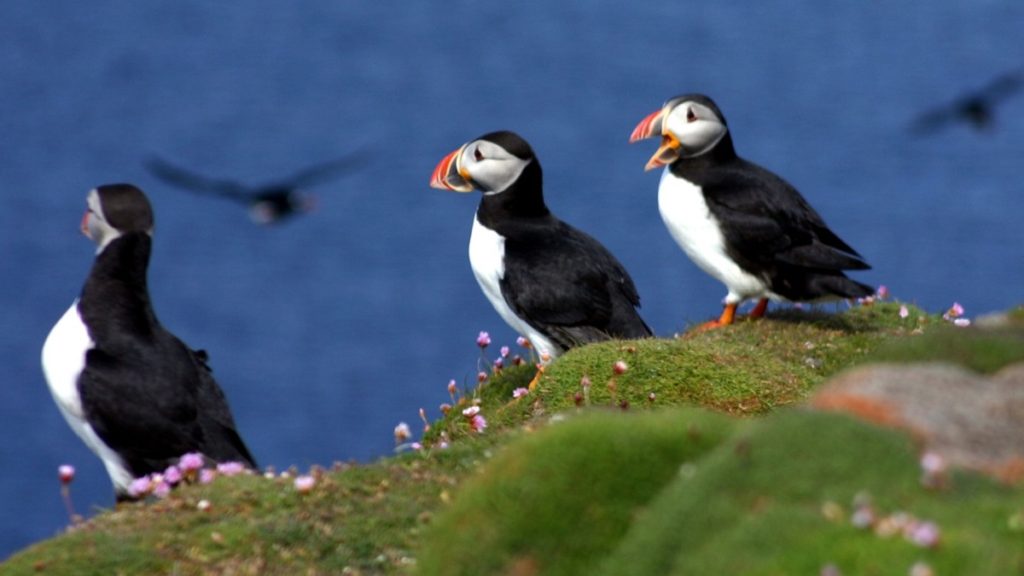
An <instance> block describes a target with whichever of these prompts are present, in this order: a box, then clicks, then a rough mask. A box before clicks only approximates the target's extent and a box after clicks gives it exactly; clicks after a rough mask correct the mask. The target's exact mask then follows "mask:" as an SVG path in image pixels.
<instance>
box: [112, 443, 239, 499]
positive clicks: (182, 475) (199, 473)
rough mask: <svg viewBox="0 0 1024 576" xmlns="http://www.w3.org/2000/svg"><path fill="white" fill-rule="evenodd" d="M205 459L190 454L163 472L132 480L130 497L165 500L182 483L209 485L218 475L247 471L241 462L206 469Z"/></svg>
mask: <svg viewBox="0 0 1024 576" xmlns="http://www.w3.org/2000/svg"><path fill="white" fill-rule="evenodd" d="M205 463H206V462H205V459H204V458H203V455H202V454H199V453H198V452H189V453H188V454H184V455H182V456H181V458H179V459H178V464H177V465H171V466H168V467H167V469H166V470H164V471H163V472H153V473H152V474H148V475H146V476H142V477H140V478H136V479H134V480H132V483H131V485H130V486H129V487H128V495H129V496H131V497H132V498H142V497H144V496H149V495H153V496H156V497H157V498H164V497H166V496H167V495H168V494H170V493H171V488H174V487H175V486H177V485H178V484H181V483H193V482H199V483H200V484H209V483H210V482H213V479H214V478H216V477H217V476H218V475H220V476H236V475H238V474H241V473H243V472H246V471H247V468H246V467H245V465H244V464H242V463H241V462H221V463H219V464H217V467H216V469H211V468H205V467H204V465H205Z"/></svg>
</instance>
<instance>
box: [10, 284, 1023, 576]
mask: <svg viewBox="0 0 1024 576" xmlns="http://www.w3.org/2000/svg"><path fill="white" fill-rule="evenodd" d="M899 308H900V306H899V305H898V304H892V303H876V304H875V305H873V306H864V307H856V308H852V309H850V310H847V311H844V312H842V313H840V314H822V313H817V312H799V311H792V312H786V313H782V314H775V315H772V316H771V317H770V318H768V319H766V320H763V321H758V322H747V321H741V322H739V323H737V324H736V325H734V326H732V327H729V328H726V329H722V330H717V331H712V332H705V333H689V334H687V335H685V336H684V337H682V338H676V339H650V340H640V341H632V342H608V343H604V344H600V345H594V346H588V347H584V348H581V349H578V350H574V351H572V352H571V353H569V354H566V355H565V356H564V357H562V358H559V359H558V360H557V361H556V362H554V363H552V364H551V365H550V366H548V368H547V369H546V371H545V373H544V375H543V377H542V378H541V380H540V383H539V385H538V386H537V388H536V389H535V390H533V391H532V392H530V393H529V394H527V395H525V396H522V397H520V398H516V399H514V398H513V391H514V390H516V389H517V388H520V387H523V386H525V385H526V383H527V382H529V381H530V379H531V378H532V377H533V375H534V368H533V367H532V366H525V365H524V366H519V367H513V368H506V369H504V370H501V371H496V372H494V373H492V374H490V375H489V378H488V380H487V382H486V383H485V384H484V385H482V386H480V387H479V388H477V389H474V390H472V391H468V392H466V393H465V394H464V395H463V397H461V398H455V399H454V400H455V401H453V404H455V406H453V407H452V409H451V410H450V411H449V412H448V415H447V416H446V417H444V418H443V419H441V420H440V421H438V422H435V423H433V425H432V427H431V430H430V432H429V433H428V434H427V435H426V436H425V438H423V444H424V446H425V448H424V449H423V450H421V451H418V452H413V453H407V454H404V455H401V456H397V457H392V458H385V459H382V460H380V461H378V462H376V463H373V464H367V465H338V466H335V467H333V468H331V469H327V470H313V471H311V474H312V475H313V476H314V477H315V478H316V483H315V486H314V487H313V488H312V489H311V490H309V491H308V492H302V491H300V490H298V489H297V488H296V486H295V485H294V484H293V482H292V479H291V478H284V479H282V478H280V477H275V478H273V479H267V478H264V477H263V476H237V477H231V478H220V479H218V480H216V481H215V482H213V483H212V484H209V485H191V486H185V487H183V488H180V489H177V490H175V491H174V492H173V493H172V494H171V495H170V496H169V497H167V498H166V499H162V500H156V501H152V502H146V503H139V504H131V505H126V506H120V507H118V508H116V509H113V510H108V511H103V512H101V513H99V514H97V515H96V516H95V517H94V518H92V519H90V520H88V521H87V522H85V523H83V524H81V525H78V526H76V527H74V528H72V529H70V530H68V531H67V532H66V533H65V534H62V535H61V536H59V537H56V538H53V539H50V540H48V541H45V542H41V543H38V544H36V545H34V546H32V547H30V548H28V549H26V550H24V551H22V552H20V553H18V554H16V555H14V556H13V557H11V558H10V559H8V560H7V561H6V562H4V563H3V564H0V572H2V573H4V574H57V575H62V574H75V575H79V574H119V573H124V574H134V573H144V574H155V573H174V574H212V573H215V574H338V573H341V574H409V573H414V572H416V571H417V568H416V567H417V566H419V570H418V571H419V572H422V573H425V574H434V573H445V574H447V573H509V574H524V575H528V574H540V573H602V571H603V573H607V574H628V573H647V574H650V573H667V574H671V573H684V572H685V573H812V574H813V573H817V571H818V570H820V568H821V566H822V565H823V563H825V562H832V563H835V565H836V566H838V567H840V568H842V569H843V570H844V572H843V573H865V574H870V573H890V572H892V573H906V568H905V565H906V563H907V562H908V561H910V560H911V559H912V558H918V557H920V558H923V559H925V560H927V561H929V562H934V566H936V567H939V566H941V567H943V568H944V570H942V571H940V572H939V573H972V574H984V573H1013V570H1012V569H1009V568H1008V569H1007V570H1002V569H1003V568H1007V567H1011V566H1017V564H1012V562H1014V561H1016V562H1018V564H1020V563H1024V559H1021V558H1020V552H1019V551H1020V550H1021V548H1020V547H1019V545H1018V547H1017V548H1015V549H1014V550H1017V551H1018V552H1017V554H1018V556H1016V557H1014V556H1013V553H1012V552H1008V551H1007V550H1008V547H1007V543H1008V542H1009V541H1011V539H1012V538H1016V542H1018V544H1019V542H1020V538H1022V537H1024V534H1022V533H1021V532H1020V531H1019V528H1017V526H1020V525H1024V511H1022V510H1021V509H1022V507H1024V496H1022V494H1021V492H1020V491H1019V490H1016V491H1014V490H1011V489H1009V488H1002V487H999V486H993V485H991V484H989V483H988V482H986V481H984V480H982V479H978V478H974V477H967V476H965V477H963V478H962V479H961V478H959V477H958V478H957V479H956V481H955V482H954V483H953V484H952V488H951V489H950V490H949V491H946V492H937V493H931V492H927V491H925V490H923V489H922V488H920V487H919V486H918V485H917V484H916V482H917V474H918V473H919V472H918V470H917V468H916V466H917V465H916V463H915V460H914V456H913V454H912V452H911V450H910V448H909V447H908V445H907V441H906V440H905V439H904V438H903V437H902V436H899V435H898V433H895V432H887V431H879V430H874V429H871V428H868V427H866V426H863V425H860V424H856V423H853V422H850V421H848V420H845V419H844V418H843V417H842V416H837V415H818V414H807V413H803V412H800V411H795V410H778V408H779V407H782V406H786V405H791V404H794V403H798V402H800V401H801V400H803V399H804V398H806V397H807V396H808V394H809V393H810V392H811V391H813V389H814V388H815V387H816V386H817V385H818V384H820V383H821V382H823V381H824V380H825V379H827V378H828V377H829V376H831V375H832V374H834V373H836V372H837V371H839V370H841V369H843V368H845V367H847V366H850V365H853V364H857V363H861V362H866V361H869V360H870V359H871V358H873V357H884V358H886V359H889V360H914V359H920V358H927V357H929V355H931V357H935V356H939V357H942V358H944V359H959V360H960V361H962V362H963V363H965V364H967V365H970V366H976V367H978V368H980V369H985V370H990V369H993V368H994V367H997V366H998V365H1000V364H1005V363H1007V362H1010V361H1012V360H1013V359H1020V358H1024V338H1020V331H1021V326H1022V325H1024V323H1021V322H1019V321H1018V320H1011V322H1010V323H1009V328H1004V329H1002V330H1005V332H1001V333H998V334H996V333H994V332H989V331H985V332H983V333H982V331H978V332H979V334H977V335H976V334H975V333H974V332H975V331H974V329H968V330H951V331H944V330H942V329H943V328H944V327H945V325H946V323H945V322H944V321H943V320H942V319H940V318H937V317H934V316H928V315H925V314H923V313H921V312H920V311H919V310H916V309H914V308H912V307H911V308H910V309H909V314H907V315H906V316H905V317H901V315H900V314H899ZM1011 317H1012V318H1015V317H1014V316H1013V315H1011ZM992 334H996V336H995V337H994V340H989V339H988V338H990V336H991V335H992ZM927 339H935V340H927ZM993 350H998V353H993ZM979 359H980V360H979ZM620 361H621V362H623V363H624V364H625V366H622V365H620V366H619V367H618V369H616V367H615V366H616V363H617V362H620ZM976 361H977V362H978V363H977V364H976V363H975V362H976ZM623 368H624V370H623ZM584 377H586V381H589V385H588V386H584V385H583V384H582V382H583V381H584ZM473 406H476V408H473ZM679 407H689V408H679ZM467 408H469V409H470V410H476V409H477V408H478V409H479V410H480V415H481V416H485V417H486V419H487V423H488V426H487V428H486V430H485V431H484V432H483V433H480V432H477V431H474V428H473V427H472V424H471V421H470V419H469V418H468V417H467V416H466V415H463V413H462V411H463V410H465V409H467ZM703 409H710V411H707V410H703ZM623 411H625V412H628V414H626V415H623V414H621V412H623ZM757 414H770V417H767V418H732V417H730V416H731V415H739V416H745V415H757ZM402 416H403V415H397V417H396V419H397V418H401V417H402ZM405 416H406V417H411V416H412V415H405ZM552 420H568V421H566V422H559V423H557V424H550V422H551V421H552ZM691 426H692V429H691ZM293 476H294V474H293ZM860 491H867V492H869V493H870V494H872V496H874V498H875V502H876V504H877V506H878V508H879V509H885V510H887V511H894V510H896V509H903V510H908V511H910V512H912V513H913V514H915V515H919V516H920V517H922V518H928V519H931V520H933V521H935V522H936V523H937V524H938V525H939V526H941V529H942V541H941V543H940V544H939V546H938V547H937V548H934V549H932V548H925V549H922V548H917V547H914V546H913V545H911V544H908V543H907V542H905V541H904V540H902V539H901V538H900V537H896V538H888V539H881V538H878V537H875V536H873V535H872V534H871V533H870V531H861V530H856V529H854V528H852V527H851V526H849V522H848V520H846V521H841V520H836V519H835V514H832V519H831V520H830V519H828V518H825V516H823V515H822V514H821V508H822V506H823V505H824V503H825V502H833V503H836V506H839V507H841V508H844V509H847V510H846V514H847V515H849V513H850V511H849V510H848V508H849V506H850V501H851V499H852V498H853V494H855V493H857V492H860ZM1007 503H1010V504H1012V505H1013V506H1016V507H1017V508H1016V512H1014V510H1012V509H1011V507H1009V506H1008V504H1007ZM834 507H835V506H833V508H834ZM1014 514H1016V515H1014ZM790 525H792V527H787V526H790ZM1014 530H1018V531H1014ZM875 557H877V559H878V560H877V561H875V560H873V559H872V558H875ZM886 562H888V564H886ZM976 562H980V564H975V563H976ZM463 566H465V568H463ZM648 566H654V567H655V568H654V569H653V571H645V570H647V568H646V567H648ZM876 566H896V568H892V569H889V568H886V569H878V570H874V567H876ZM966 566H971V569H966V568H965V567H966ZM471 567H477V568H475V570H477V572H474V571H473V570H474V568H471ZM847 567H849V569H847ZM975 567H980V568H979V569H975ZM990 568H991V569H990ZM996 568H998V570H997V569H996ZM1000 570H1002V571H1000Z"/></svg>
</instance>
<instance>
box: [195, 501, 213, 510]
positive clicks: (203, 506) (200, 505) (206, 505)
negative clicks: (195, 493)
mask: <svg viewBox="0 0 1024 576" xmlns="http://www.w3.org/2000/svg"><path fill="white" fill-rule="evenodd" d="M196 509H197V510H199V511H200V512H206V511H207V510H209V509H210V501H209V500H206V499H203V500H200V501H199V502H196Z"/></svg>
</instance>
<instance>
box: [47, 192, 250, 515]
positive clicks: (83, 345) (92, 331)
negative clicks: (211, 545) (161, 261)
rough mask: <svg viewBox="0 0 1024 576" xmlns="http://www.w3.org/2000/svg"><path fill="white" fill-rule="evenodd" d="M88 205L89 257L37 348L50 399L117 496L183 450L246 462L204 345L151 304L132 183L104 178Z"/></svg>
mask: <svg viewBox="0 0 1024 576" xmlns="http://www.w3.org/2000/svg"><path fill="white" fill-rule="evenodd" d="M87 204H88V209H87V211H86V213H85V215H84V216H83V218H82V227H81V229H82V232H83V233H84V234H85V235H86V236H87V237H88V238H89V239H91V240H92V241H93V242H95V243H96V246H97V250H96V261H95V262H94V263H93V266H92V270H91V271H90V272H89V277H88V278H87V279H86V281H85V286H84V287H83V288H82V292H81V295H80V296H79V297H78V298H77V299H76V300H75V301H74V303H72V305H71V307H70V308H69V309H68V311H67V312H66V313H65V314H64V316H63V317H61V319H60V320H59V321H58V322H57V324H56V325H55V326H54V327H53V329H52V330H51V331H50V334H49V336H47V338H46V342H45V343H44V344H43V350H42V365H43V373H44V375H45V376H46V381H47V383H48V384H49V387H50V392H51V393H52V394H53V397H54V400H55V401H56V403H57V407H58V408H60V411H61V413H62V414H63V415H64V418H65V419H66V420H67V421H68V424H69V425H70V426H71V428H72V430H74V431H75V433H76V434H78V436H79V437H80V438H81V439H82V440H83V441H84V442H85V443H86V445H88V446H89V448H91V449H92V451H93V452H95V453H96V455H97V456H99V457H100V459H101V460H102V461H103V464H104V466H105V467H106V469H107V473H108V474H109V475H110V479H111V481H112V482H113V484H114V493H115V496H116V498H117V500H118V501H122V500H129V499H131V498H132V495H131V494H130V493H129V486H130V485H131V482H132V480H133V479H135V478H138V477H141V476H145V475H147V474H149V473H152V472H162V471H164V470H166V469H167V467H168V466H170V465H172V464H175V463H176V462H177V461H178V458H179V457H180V456H181V455H182V454H185V453H188V452H201V453H202V454H203V455H204V456H205V457H206V458H208V459H209V460H211V461H214V462H227V461H234V462H240V463H242V464H245V465H247V466H249V467H253V468H255V466H256V463H255V461H254V460H253V457H252V455H251V454H250V453H249V449H248V448H246V446H245V443H244V442H243V441H242V438H241V437H240V436H239V435H238V431H237V430H236V429H235V422H234V419H233V418H232V416H231V411H230V410H229V409H228V404H227V400H226V399H225V398H224V393H223V392H222V391H221V389H220V387H219V386H218V385H217V383H216V382H215V381H214V379H213V375H212V374H211V373H210V368H209V367H208V366H207V364H206V360H207V357H206V353H205V352H202V351H195V350H192V349H190V348H189V347H188V346H186V345H185V344H184V343H183V342H182V341H181V340H179V339H178V338H176V337H175V336H174V335H173V334H171V333H170V332H168V331H167V330H166V329H164V327H163V326H161V325H160V322H159V321H158V320H157V318H156V315H155V313H154V312H153V307H152V305H151V303H150V299H149V289H148V287H147V282H146V270H147V268H148V266H149V255H150V250H151V245H152V234H153V211H152V209H151V208H150V205H149V200H147V199H146V196H145V195H144V194H143V193H142V191H141V190H139V189H138V188H136V187H135V186H132V185H130V184H110V185H106V186H100V187H99V188H96V189H94V190H92V191H90V192H89V195H88V199H87Z"/></svg>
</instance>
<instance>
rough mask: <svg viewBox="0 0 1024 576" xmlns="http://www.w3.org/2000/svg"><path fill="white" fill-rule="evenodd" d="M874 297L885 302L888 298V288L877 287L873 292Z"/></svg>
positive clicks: (883, 285)
mask: <svg viewBox="0 0 1024 576" xmlns="http://www.w3.org/2000/svg"><path fill="white" fill-rule="evenodd" d="M875 295H876V296H878V299H879V300H885V299H886V298H888V297H889V287H888V286H886V285H885V284H882V285H881V286H879V287H878V290H876V291H875Z"/></svg>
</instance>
